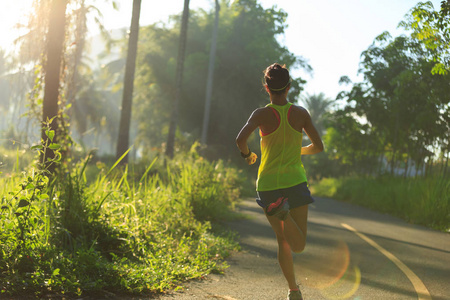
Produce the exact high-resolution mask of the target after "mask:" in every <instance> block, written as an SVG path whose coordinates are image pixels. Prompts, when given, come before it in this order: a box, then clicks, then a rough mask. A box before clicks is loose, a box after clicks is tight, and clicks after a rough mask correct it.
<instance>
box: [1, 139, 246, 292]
mask: <svg viewBox="0 0 450 300" xmlns="http://www.w3.org/2000/svg"><path fill="white" fill-rule="evenodd" d="M48 135H49V136H51V133H50V131H49V132H48ZM46 147H53V148H56V147H55V146H54V145H52V144H50V145H48V146H42V147H35V149H38V150H39V151H44V152H45V150H46ZM195 148H196V146H195V145H194V147H193V148H192V150H191V151H190V152H187V153H185V154H181V153H178V154H177V157H176V158H175V159H173V160H171V161H170V162H168V164H167V165H165V164H164V163H163V162H158V159H152V160H151V163H149V164H148V165H147V166H146V167H145V168H144V169H143V171H142V172H141V173H140V175H139V176H136V174H132V173H130V172H129V171H128V169H127V167H125V168H122V169H118V167H117V164H114V165H113V166H112V167H110V168H106V165H104V164H103V163H101V162H97V166H98V171H97V175H96V177H95V180H94V181H93V182H88V181H87V180H86V176H85V171H86V170H88V169H89V168H90V167H89V161H90V159H91V158H90V157H88V158H87V159H86V160H84V161H82V162H80V163H79V164H77V165H74V166H72V167H68V168H66V169H65V171H64V172H61V171H59V172H57V173H56V175H53V176H52V177H48V176H47V173H46V171H45V169H44V170H39V169H35V168H32V169H30V171H29V172H26V173H23V174H22V175H20V174H18V173H13V174H11V176H9V177H7V178H6V177H5V178H1V179H0V181H1V185H0V186H1V189H0V197H2V203H1V205H2V211H1V214H0V226H1V228H2V231H1V232H0V292H1V294H3V295H5V294H6V295H18V294H20V293H26V294H28V295H30V294H35V295H37V296H40V295H43V294H47V293H54V294H59V295H68V296H71V295H78V296H80V295H85V294H92V295H99V293H100V294H101V293H104V291H110V292H120V293H124V292H128V293H154V292H160V291H163V290H165V289H167V288H171V287H174V286H176V285H177V284H179V283H180V282H181V281H184V280H188V279H191V278H196V277H201V276H203V275H205V274H207V273H209V272H221V271H222V270H223V269H224V268H226V264H224V263H223V258H224V257H226V256H227V255H229V253H230V251H232V250H235V249H237V247H238V246H237V243H236V242H235V240H236V237H235V236H234V234H232V233H230V232H228V231H226V230H224V229H221V228H219V227H218V226H217V225H214V223H212V221H217V220H225V219H229V218H230V217H231V214H230V211H231V210H232V209H233V206H234V203H235V202H236V200H237V197H238V196H239V190H238V185H239V184H240V181H239V178H238V177H239V176H238V175H239V173H238V172H237V171H236V170H235V169H233V168H229V167H227V166H226V164H225V163H224V162H222V161H218V162H213V163H210V162H208V161H206V160H205V159H203V158H202V157H200V156H199V155H198V153H197V152H196V150H195ZM60 170H62V169H60ZM49 178H51V179H49ZM202 180H204V181H205V182H203V181H202ZM194 196H195V197H194Z"/></svg>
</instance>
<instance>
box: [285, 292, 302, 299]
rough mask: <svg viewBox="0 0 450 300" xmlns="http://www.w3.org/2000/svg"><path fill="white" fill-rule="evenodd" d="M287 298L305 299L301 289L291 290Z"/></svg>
mask: <svg viewBox="0 0 450 300" xmlns="http://www.w3.org/2000/svg"><path fill="white" fill-rule="evenodd" d="M287 300H303V296H302V292H300V290H297V291H289V293H288V296H287Z"/></svg>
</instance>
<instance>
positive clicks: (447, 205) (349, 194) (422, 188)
mask: <svg viewBox="0 0 450 300" xmlns="http://www.w3.org/2000/svg"><path fill="white" fill-rule="evenodd" d="M312 188H313V191H314V193H315V195H317V196H321V197H330V198H334V199H337V200H343V201H347V202H350V203H354V204H358V205H362V206H365V207H368V208H370V209H373V210H376V211H380V212H383V213H388V214H391V215H394V216H397V217H400V218H402V219H404V220H406V221H408V222H410V223H414V224H420V225H424V226H427V227H430V228H433V229H437V230H441V231H449V230H450V180H448V178H445V177H442V176H441V177H431V178H407V179H404V178H398V177H379V178H338V179H336V178H327V179H322V180H321V181H320V182H317V183H315V184H313V185H312Z"/></svg>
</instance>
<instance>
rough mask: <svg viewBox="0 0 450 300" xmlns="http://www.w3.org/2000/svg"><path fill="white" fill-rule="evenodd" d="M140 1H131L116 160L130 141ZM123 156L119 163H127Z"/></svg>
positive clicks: (126, 148)
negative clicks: (131, 10)
mask: <svg viewBox="0 0 450 300" xmlns="http://www.w3.org/2000/svg"><path fill="white" fill-rule="evenodd" d="M141 1H142V0H133V13H132V16H131V27H130V37H129V39H128V53H127V61H126V65H125V78H124V83H123V98H122V110H121V115H120V123H119V138H118V140H117V152H116V156H117V158H120V157H121V156H122V155H123V154H124V153H125V152H126V151H127V150H128V144H129V139H130V122H131V107H132V103H133V84H134V71H135V69H136V56H137V46H138V37H139V16H140V13H141ZM127 162H128V156H125V157H124V158H123V160H122V161H121V163H127Z"/></svg>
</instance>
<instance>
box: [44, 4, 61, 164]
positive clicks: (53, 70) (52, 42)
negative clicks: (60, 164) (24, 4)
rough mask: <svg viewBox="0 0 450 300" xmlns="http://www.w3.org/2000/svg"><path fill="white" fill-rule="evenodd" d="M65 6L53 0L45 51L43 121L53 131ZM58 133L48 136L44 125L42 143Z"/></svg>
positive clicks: (47, 156)
mask: <svg viewBox="0 0 450 300" xmlns="http://www.w3.org/2000/svg"><path fill="white" fill-rule="evenodd" d="M66 7H67V0H53V1H52V6H51V10H50V22H49V27H48V33H47V51H46V64H45V67H44V72H45V87H44V101H43V114H42V119H43V122H44V123H46V122H48V121H51V122H50V124H49V125H50V129H51V131H53V132H55V133H56V132H57V131H58V118H57V116H58V110H59V109H58V101H59V96H60V95H59V89H60V75H61V62H62V56H63V45H64V34H65V25H66ZM57 138H58V135H55V137H54V138H50V136H49V134H47V133H46V127H45V126H43V128H42V140H43V141H44V144H46V143H47V144H49V143H50V142H56V141H57ZM46 152H47V153H45V157H46V159H47V161H48V160H49V159H52V158H54V152H53V151H52V150H49V151H46ZM49 166H50V168H49V170H50V171H53V170H54V166H55V165H54V164H50V165H49Z"/></svg>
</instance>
